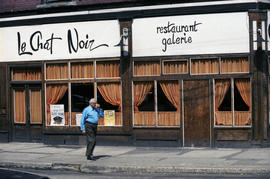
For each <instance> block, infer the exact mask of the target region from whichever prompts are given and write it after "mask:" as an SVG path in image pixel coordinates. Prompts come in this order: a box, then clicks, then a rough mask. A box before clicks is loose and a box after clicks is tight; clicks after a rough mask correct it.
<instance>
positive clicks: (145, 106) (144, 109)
mask: <svg viewBox="0 0 270 179" xmlns="http://www.w3.org/2000/svg"><path fill="white" fill-rule="evenodd" d="M179 95H180V93H179V85H178V81H166V82H156V81H155V82H134V83H133V104H134V120H133V121H134V126H179V125H180V103H179V98H180V96H179Z"/></svg>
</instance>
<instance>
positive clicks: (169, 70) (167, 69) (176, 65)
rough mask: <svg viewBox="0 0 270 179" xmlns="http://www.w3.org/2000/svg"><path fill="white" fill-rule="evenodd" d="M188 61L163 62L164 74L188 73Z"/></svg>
mask: <svg viewBox="0 0 270 179" xmlns="http://www.w3.org/2000/svg"><path fill="white" fill-rule="evenodd" d="M187 62H188V61H187V60H178V61H163V74H185V73H188V63H187Z"/></svg>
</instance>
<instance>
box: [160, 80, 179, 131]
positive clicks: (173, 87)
mask: <svg viewBox="0 0 270 179" xmlns="http://www.w3.org/2000/svg"><path fill="white" fill-rule="evenodd" d="M179 98H180V91H179V85H178V81H164V82H160V83H158V85H157V101H158V126H179V125H180V103H179Z"/></svg>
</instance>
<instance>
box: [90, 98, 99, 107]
mask: <svg viewBox="0 0 270 179" xmlns="http://www.w3.org/2000/svg"><path fill="white" fill-rule="evenodd" d="M96 104H97V100H96V99H95V98H91V99H90V100H89V105H90V106H92V107H93V108H95V107H96Z"/></svg>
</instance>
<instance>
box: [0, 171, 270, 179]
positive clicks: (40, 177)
mask: <svg viewBox="0 0 270 179" xmlns="http://www.w3.org/2000/svg"><path fill="white" fill-rule="evenodd" d="M0 178H1V179H47V178H49V179H74V178H76V179H89V178H90V179H114V178H119V179H124V178H125V179H133V178H135V179H139V178H140V179H141V178H142V179H164V178H171V179H174V178H183V179H191V178H192V179H216V178H219V179H229V178H236V179H238V178H239V179H257V178H258V179H269V178H270V176H269V175H240V174H207V173H203V174H198V173H197V174H193V173H183V174H178V175H174V174H164V175H161V174H145V175H133V174H132V175H129V174H124V175H123V174H119V173H108V174H89V173H81V172H72V171H57V170H33V169H32V170H29V169H0Z"/></svg>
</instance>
